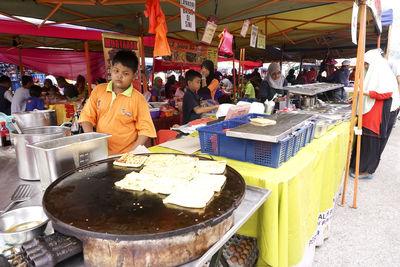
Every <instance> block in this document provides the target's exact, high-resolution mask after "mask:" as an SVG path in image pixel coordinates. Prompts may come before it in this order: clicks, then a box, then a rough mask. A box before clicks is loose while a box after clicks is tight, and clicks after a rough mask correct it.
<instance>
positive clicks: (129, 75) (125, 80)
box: [111, 63, 137, 90]
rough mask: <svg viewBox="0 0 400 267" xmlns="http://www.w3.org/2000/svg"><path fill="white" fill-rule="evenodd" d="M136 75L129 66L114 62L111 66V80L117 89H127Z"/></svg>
mask: <svg viewBox="0 0 400 267" xmlns="http://www.w3.org/2000/svg"><path fill="white" fill-rule="evenodd" d="M136 75H137V74H136V73H133V71H132V70H131V69H130V68H128V67H125V66H124V65H122V64H121V63H115V64H114V65H113V66H112V67H111V80H112V82H113V85H114V86H115V87H116V88H117V89H123V90H126V89H128V88H129V86H131V84H132V81H133V80H134V79H135V78H136Z"/></svg>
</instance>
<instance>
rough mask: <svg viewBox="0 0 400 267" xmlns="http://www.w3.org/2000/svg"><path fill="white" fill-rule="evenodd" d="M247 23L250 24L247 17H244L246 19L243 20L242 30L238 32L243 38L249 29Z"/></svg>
mask: <svg viewBox="0 0 400 267" xmlns="http://www.w3.org/2000/svg"><path fill="white" fill-rule="evenodd" d="M249 25H250V20H249V19H246V20H245V21H244V22H243V26H242V30H241V32H240V35H241V36H243V38H245V37H246V35H247V31H248V30H249Z"/></svg>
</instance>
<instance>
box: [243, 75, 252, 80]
mask: <svg viewBox="0 0 400 267" xmlns="http://www.w3.org/2000/svg"><path fill="white" fill-rule="evenodd" d="M251 78H253V75H251V74H245V75H244V79H245V80H248V81H249V80H251Z"/></svg>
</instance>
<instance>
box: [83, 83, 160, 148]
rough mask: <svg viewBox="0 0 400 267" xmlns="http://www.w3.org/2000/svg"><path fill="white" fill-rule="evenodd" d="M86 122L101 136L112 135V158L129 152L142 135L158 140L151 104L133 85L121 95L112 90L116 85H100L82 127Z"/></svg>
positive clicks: (95, 89) (85, 108)
mask: <svg viewBox="0 0 400 267" xmlns="http://www.w3.org/2000/svg"><path fill="white" fill-rule="evenodd" d="M84 121H87V122H90V123H91V124H92V125H93V126H96V131H97V132H100V133H107V134H111V135H112V136H111V137H110V138H108V153H109V154H110V155H112V154H121V153H126V152H129V151H130V150H131V149H132V147H133V145H134V143H135V142H136V139H137V137H138V135H143V136H148V137H150V138H155V137H156V136H157V135H156V130H155V128H154V124H153V120H152V119H151V116H150V111H149V107H148V104H147V101H146V100H145V99H144V97H143V95H142V94H141V93H139V92H138V91H137V90H133V86H132V85H131V86H130V87H129V88H128V89H126V90H125V91H124V92H123V93H121V94H119V95H116V94H115V93H114V91H113V90H112V81H111V82H109V83H108V84H107V83H104V84H100V85H98V86H97V87H96V88H94V90H93V92H92V93H91V94H90V97H89V99H88V101H87V102H86V104H85V106H84V107H83V109H82V112H81V115H80V117H79V123H82V122H84Z"/></svg>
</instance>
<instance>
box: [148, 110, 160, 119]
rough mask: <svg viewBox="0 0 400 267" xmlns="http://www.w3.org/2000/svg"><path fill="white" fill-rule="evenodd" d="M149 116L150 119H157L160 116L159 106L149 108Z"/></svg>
mask: <svg viewBox="0 0 400 267" xmlns="http://www.w3.org/2000/svg"><path fill="white" fill-rule="evenodd" d="M150 116H151V118H152V119H158V118H159V117H160V109H159V108H152V109H150Z"/></svg>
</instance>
